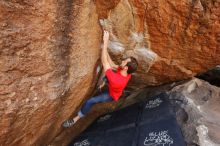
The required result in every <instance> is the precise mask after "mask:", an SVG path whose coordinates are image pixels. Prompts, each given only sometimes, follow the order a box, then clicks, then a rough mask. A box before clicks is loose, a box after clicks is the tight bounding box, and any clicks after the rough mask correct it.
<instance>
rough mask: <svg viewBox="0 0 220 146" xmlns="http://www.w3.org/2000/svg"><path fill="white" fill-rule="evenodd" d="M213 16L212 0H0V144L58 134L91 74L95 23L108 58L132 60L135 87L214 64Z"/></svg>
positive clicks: (217, 14) (216, 26) (218, 15)
mask: <svg viewBox="0 0 220 146" xmlns="http://www.w3.org/2000/svg"><path fill="white" fill-rule="evenodd" d="M219 21H220V1H219V0H210V1H208V0H198V1H186V0H180V1H167V0H154V1H149V0H143V1H141V0H121V1H119V0H95V1H90V0H74V1H71V0H67V1H64V0H59V1H52V0H32V1H31V0H24V1H16V0H11V1H7V0H1V1H0V38H1V39H0V119H1V120H0V129H1V132H0V145H8V146H9V145H16V146H18V145H21V146H26V145H27V146H30V145H48V144H50V143H53V141H54V139H55V138H56V137H59V138H60V139H61V140H62V138H63V139H65V137H64V136H63V137H62V135H63V134H62V133H63V132H64V130H63V129H62V128H61V127H60V124H61V123H62V122H63V121H64V120H65V119H67V118H69V117H70V115H72V113H73V112H74V113H75V112H77V111H78V109H79V108H80V105H81V104H82V103H83V102H84V101H85V99H87V98H89V95H91V92H92V91H93V90H94V87H95V84H96V80H97V79H98V77H99V75H98V74H99V72H100V71H99V68H100V67H98V66H99V64H100V60H99V58H100V51H101V49H100V47H101V43H102V29H106V30H108V31H109V32H110V43H109V52H110V54H111V56H112V58H113V59H114V61H116V62H118V63H120V58H121V57H124V56H130V55H132V56H135V57H136V58H137V59H138V62H139V69H138V72H137V73H136V74H135V75H134V77H133V79H132V82H131V85H135V86H136V87H139V86H141V85H159V84H163V83H167V82H172V81H176V80H182V79H186V78H189V77H192V76H194V75H196V74H197V73H200V72H205V71H207V70H208V69H210V68H212V67H214V66H216V65H218V64H220V45H219V44H220V22H219ZM87 122H88V123H89V122H91V121H89V120H88V121H87ZM70 131H71V130H70ZM71 132H73V131H71ZM74 132H75V133H74ZM74 132H73V133H74V135H76V133H77V132H76V131H74ZM68 136H70V137H71V135H68ZM62 145H66V143H62Z"/></svg>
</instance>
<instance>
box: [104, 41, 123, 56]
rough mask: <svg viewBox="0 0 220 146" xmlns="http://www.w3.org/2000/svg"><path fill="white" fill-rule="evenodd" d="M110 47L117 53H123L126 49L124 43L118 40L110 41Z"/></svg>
mask: <svg viewBox="0 0 220 146" xmlns="http://www.w3.org/2000/svg"><path fill="white" fill-rule="evenodd" d="M108 48H109V49H110V50H111V51H112V52H113V53H115V54H121V53H123V52H124V51H125V48H124V45H123V44H121V43H120V42H117V41H109V44H108Z"/></svg>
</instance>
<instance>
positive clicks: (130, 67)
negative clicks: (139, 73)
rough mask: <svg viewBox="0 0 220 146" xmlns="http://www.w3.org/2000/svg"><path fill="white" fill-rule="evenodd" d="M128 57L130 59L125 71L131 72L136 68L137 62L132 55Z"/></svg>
mask: <svg viewBox="0 0 220 146" xmlns="http://www.w3.org/2000/svg"><path fill="white" fill-rule="evenodd" d="M129 58H130V59H131V61H130V62H128V63H127V65H126V66H127V67H128V70H127V73H128V74H131V73H134V72H135V71H136V70H137V67H138V62H137V60H136V59H135V58H134V57H129Z"/></svg>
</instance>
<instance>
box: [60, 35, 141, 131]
mask: <svg viewBox="0 0 220 146" xmlns="http://www.w3.org/2000/svg"><path fill="white" fill-rule="evenodd" d="M108 41H109V32H107V31H104V35H103V42H104V46H103V49H102V56H101V60H102V65H103V68H104V71H105V75H106V77H107V79H108V89H109V90H108V91H107V92H103V93H102V94H100V95H98V96H95V97H92V98H90V99H89V100H87V101H86V103H85V104H84V105H83V106H82V108H81V110H80V111H79V112H78V115H77V116H76V117H74V118H73V119H69V120H66V121H64V122H63V123H62V126H63V127H64V128H68V127H71V126H72V125H74V124H75V123H76V122H77V121H78V120H79V119H80V118H82V117H84V116H85V115H86V114H87V113H88V112H89V110H90V109H91V107H92V105H93V104H96V103H100V102H108V101H112V100H114V101H118V99H119V97H120V96H121V95H122V92H123V90H124V88H125V87H126V85H127V83H128V81H129V79H130V78H131V74H132V73H133V72H135V71H136V70H137V66H138V63H137V60H136V59H135V58H134V57H128V58H126V59H123V60H122V62H121V65H116V64H115V63H114V62H113V61H112V60H111V58H110V56H109V54H108V51H107V46H108ZM112 69H116V70H117V71H116V72H113V70H112Z"/></svg>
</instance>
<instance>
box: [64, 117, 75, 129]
mask: <svg viewBox="0 0 220 146" xmlns="http://www.w3.org/2000/svg"><path fill="white" fill-rule="evenodd" d="M74 124H75V122H74V120H73V119H68V120H66V121H64V122H63V123H62V127H64V128H69V127H71V126H73V125H74Z"/></svg>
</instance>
